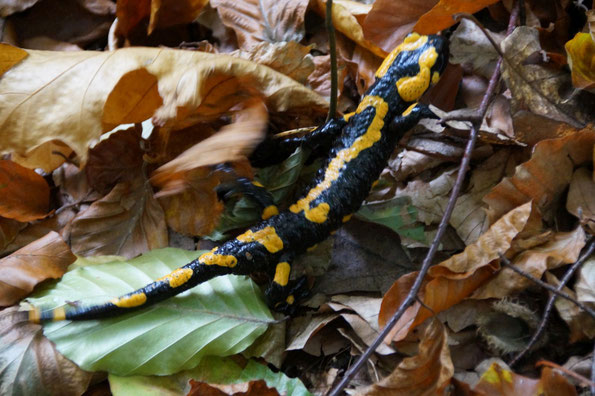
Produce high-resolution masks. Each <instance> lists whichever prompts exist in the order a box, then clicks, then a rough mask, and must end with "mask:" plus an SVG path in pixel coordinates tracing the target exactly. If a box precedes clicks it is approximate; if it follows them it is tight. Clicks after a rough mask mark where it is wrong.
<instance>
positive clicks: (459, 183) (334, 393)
mask: <svg viewBox="0 0 595 396" xmlns="http://www.w3.org/2000/svg"><path fill="white" fill-rule="evenodd" d="M517 16H518V6H516V5H515V7H514V8H513V11H512V13H511V14H510V20H509V24H508V32H507V34H510V33H511V32H512V30H513V29H514V26H515V24H516V19H517ZM501 66H502V59H499V60H498V63H497V64H496V69H495V70H494V73H493V74H492V77H491V78H490V83H489V85H488V89H487V90H486V93H485V95H484V96H483V99H482V101H481V105H480V106H479V109H478V114H480V115H481V117H480V119H481V120H483V117H484V116H485V113H486V111H487V109H488V104H489V101H490V98H491V97H492V95H493V94H494V91H495V90H496V85H497V83H498V80H499V77H500V67H501ZM480 125H481V124H480V123H478V122H475V123H473V126H472V128H471V132H470V134H469V140H468V141H467V146H466V147H465V152H464V154H463V158H462V159H461V166H460V167H459V172H458V174H457V180H456V181H455V184H454V186H453V188H452V192H451V194H450V197H449V200H448V204H447V206H446V210H445V211H444V215H443V216H442V219H441V220H440V224H439V226H438V231H437V233H436V236H435V237H434V240H433V241H432V244H431V245H430V249H429V251H428V253H427V255H426V257H425V259H424V261H423V263H422V266H421V268H420V269H419V274H418V275H417V277H416V278H415V282H414V283H413V286H412V287H411V290H410V291H409V293H408V294H407V297H406V298H405V301H403V302H402V303H401V306H399V308H398V309H397V312H395V313H394V314H393V316H392V317H391V318H390V320H389V321H388V323H387V324H386V326H384V329H382V331H381V332H380V334H379V335H378V337H376V339H375V340H374V342H373V343H372V344H371V345H370V346H369V347H368V349H367V350H366V351H365V352H364V354H363V355H362V356H360V357H359V359H358V360H357V361H356V362H355V364H354V365H353V366H351V368H349V370H347V372H346V373H345V376H344V377H343V378H342V379H341V381H340V382H339V383H338V384H337V385H336V386H335V387H334V388H333V389H331V391H330V392H329V393H328V396H339V394H340V392H341V391H343V389H345V387H347V385H348V384H349V382H350V381H351V380H352V379H353V377H355V375H356V374H357V372H358V371H359V370H360V369H361V367H363V365H364V364H366V362H367V361H368V359H369V358H370V356H371V355H372V353H374V351H375V350H376V348H378V346H379V345H380V343H381V342H383V341H384V339H385V338H386V337H387V336H388V334H389V333H390V331H391V330H392V329H393V327H395V325H396V324H397V322H398V321H399V319H401V317H402V316H403V314H404V313H405V311H406V310H407V308H409V306H411V304H413V302H415V300H416V297H417V293H418V292H419V289H420V287H421V284H422V282H423V280H424V278H425V276H426V273H427V272H428V269H429V268H430V265H431V263H432V260H433V259H434V256H435V254H436V251H438V246H439V245H440V241H441V239H442V236H443V235H444V233H445V232H446V228H447V227H448V221H449V220H450V216H451V215H452V211H453V210H454V207H455V204H456V202H457V198H458V196H459V193H460V192H461V189H462V188H463V182H464V181H465V175H466V173H467V169H468V168H469V163H470V161H471V153H472V152H473V149H474V147H475V142H476V141H477V135H478V131H479V127H480Z"/></svg>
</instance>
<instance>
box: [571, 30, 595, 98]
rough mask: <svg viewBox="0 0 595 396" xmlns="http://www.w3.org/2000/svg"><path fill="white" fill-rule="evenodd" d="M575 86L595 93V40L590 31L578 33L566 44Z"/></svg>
mask: <svg viewBox="0 0 595 396" xmlns="http://www.w3.org/2000/svg"><path fill="white" fill-rule="evenodd" d="M564 47H565V48H566V53H567V54H568V64H569V65H570V69H571V73H572V83H573V84H574V86H575V87H577V88H580V89H585V90H587V91H589V92H593V93H595V41H593V37H591V35H590V34H589V33H577V34H576V36H574V38H573V39H572V40H570V41H568V42H567V43H566V45H565V46H564Z"/></svg>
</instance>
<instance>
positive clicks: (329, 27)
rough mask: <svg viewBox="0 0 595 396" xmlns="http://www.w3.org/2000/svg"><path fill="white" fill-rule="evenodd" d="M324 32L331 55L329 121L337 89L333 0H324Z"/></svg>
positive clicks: (335, 100)
mask: <svg viewBox="0 0 595 396" xmlns="http://www.w3.org/2000/svg"><path fill="white" fill-rule="evenodd" d="M325 22H326V32H327V33H328V46H329V53H330V56H331V97H330V104H329V108H328V115H327V117H326V121H327V122H328V121H330V120H331V119H333V118H335V116H336V114H337V90H338V85H339V84H338V77H337V73H338V71H337V45H336V41H335V27H334V26H333V0H327V1H326V18H325Z"/></svg>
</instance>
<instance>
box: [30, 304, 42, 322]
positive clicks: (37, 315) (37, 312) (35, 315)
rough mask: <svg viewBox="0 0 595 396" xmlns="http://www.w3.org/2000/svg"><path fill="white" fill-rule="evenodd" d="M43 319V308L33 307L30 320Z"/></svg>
mask: <svg viewBox="0 0 595 396" xmlns="http://www.w3.org/2000/svg"><path fill="white" fill-rule="evenodd" d="M40 321H41V310H40V309H39V308H33V309H32V310H30V311H29V322H31V323H39V322H40Z"/></svg>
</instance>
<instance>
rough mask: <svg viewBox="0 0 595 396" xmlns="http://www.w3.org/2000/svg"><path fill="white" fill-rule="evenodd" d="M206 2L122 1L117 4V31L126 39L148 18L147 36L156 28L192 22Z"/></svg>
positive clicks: (176, 0)
mask: <svg viewBox="0 0 595 396" xmlns="http://www.w3.org/2000/svg"><path fill="white" fill-rule="evenodd" d="M207 3H208V0H182V1H180V0H140V1H139V0H124V1H119V2H118V3H117V8H116V16H117V17H118V31H119V33H121V34H122V35H123V36H125V37H128V36H129V35H130V33H131V32H132V31H133V30H134V29H135V28H137V26H138V25H139V24H140V23H141V22H145V21H146V19H147V18H149V24H148V27H147V34H151V33H152V32H153V31H154V30H155V29H157V28H163V27H168V26H173V25H179V24H184V23H190V22H192V21H193V20H194V19H195V18H196V17H197V16H198V14H199V13H200V11H202V9H203V8H204V6H205V5H206V4H207Z"/></svg>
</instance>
